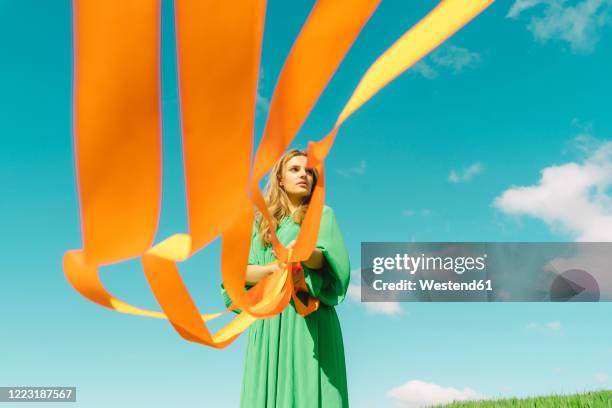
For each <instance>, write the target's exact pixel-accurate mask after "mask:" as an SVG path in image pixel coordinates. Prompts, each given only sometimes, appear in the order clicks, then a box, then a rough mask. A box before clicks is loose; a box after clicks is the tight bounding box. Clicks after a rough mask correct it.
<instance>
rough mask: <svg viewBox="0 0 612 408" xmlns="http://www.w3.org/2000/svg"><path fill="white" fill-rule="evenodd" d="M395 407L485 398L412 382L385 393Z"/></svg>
mask: <svg viewBox="0 0 612 408" xmlns="http://www.w3.org/2000/svg"><path fill="white" fill-rule="evenodd" d="M387 397H388V398H390V399H391V400H392V401H393V402H394V403H395V405H396V406H398V407H401V408H421V407H426V406H429V405H433V404H446V403H451V402H453V401H469V400H479V399H485V398H486V397H485V396H484V395H483V394H481V393H479V392H477V391H475V390H473V389H471V388H464V389H462V390H459V389H456V388H452V387H442V386H440V385H437V384H434V383H428V382H425V381H420V380H412V381H408V382H407V383H405V384H403V385H401V386H399V387H396V388H393V389H391V390H390V391H388V392H387Z"/></svg>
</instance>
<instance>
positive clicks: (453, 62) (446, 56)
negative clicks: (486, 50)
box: [411, 44, 480, 79]
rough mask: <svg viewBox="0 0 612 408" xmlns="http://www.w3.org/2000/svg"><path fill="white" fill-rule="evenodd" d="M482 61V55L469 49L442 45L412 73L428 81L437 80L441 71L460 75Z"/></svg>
mask: <svg viewBox="0 0 612 408" xmlns="http://www.w3.org/2000/svg"><path fill="white" fill-rule="evenodd" d="M479 61H480V54H479V53H477V52H474V51H470V50H468V49H467V48H461V47H456V46H454V45H447V44H445V45H442V46H440V47H439V48H438V49H437V50H435V51H434V52H432V53H431V54H430V55H429V56H428V57H426V58H425V59H423V60H421V61H419V62H417V63H416V64H414V65H413V66H412V68H411V71H412V72H415V73H417V74H420V75H422V76H423V77H424V78H427V79H435V78H437V77H438V76H439V75H440V73H439V71H441V70H450V71H451V72H453V73H458V72H461V71H463V70H464V68H466V67H471V66H474V65H476V64H477V63H478V62H479Z"/></svg>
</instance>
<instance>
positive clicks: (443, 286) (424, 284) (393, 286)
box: [372, 279, 493, 291]
mask: <svg viewBox="0 0 612 408" xmlns="http://www.w3.org/2000/svg"><path fill="white" fill-rule="evenodd" d="M419 286H420V290H437V291H450V290H465V291H468V290H470V291H474V290H477V291H481V290H493V286H492V285H491V279H487V280H484V279H480V280H476V279H474V280H472V281H470V282H453V281H450V280H449V281H448V282H436V281H434V280H433V279H419ZM372 287H373V288H374V290H378V291H381V290H418V288H417V283H416V282H414V281H409V280H406V279H402V280H401V281H399V282H383V281H382V280H380V279H378V280H375V281H374V282H373V283H372Z"/></svg>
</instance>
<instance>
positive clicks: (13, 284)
mask: <svg viewBox="0 0 612 408" xmlns="http://www.w3.org/2000/svg"><path fill="white" fill-rule="evenodd" d="M408 3H411V4H408ZM412 3H414V4H412ZM312 4H313V2H312V1H306V0H304V1H299V2H283V1H278V0H271V1H270V2H269V5H268V7H269V8H268V16H267V20H266V32H265V39H264V48H263V55H262V67H263V73H262V75H261V84H260V90H259V94H260V95H259V97H258V100H259V109H258V115H257V126H256V132H255V133H256V139H258V138H259V136H260V134H261V131H262V128H263V125H264V123H265V115H266V112H267V103H268V101H269V99H270V97H271V94H272V91H273V89H274V83H275V78H276V77H277V75H278V73H279V72H280V69H281V67H282V63H283V60H284V58H285V56H286V54H287V52H288V51H289V48H290V47H291V44H292V41H293V38H294V37H295V35H296V34H297V33H298V31H299V29H300V27H301V24H302V22H303V21H304V18H305V17H306V15H307V13H308V11H309V9H310V7H311V5H312ZM434 4H435V2H433V1H424V2H405V1H400V0H389V1H387V0H385V1H384V2H383V4H382V5H381V7H380V8H379V10H378V11H377V12H376V14H375V15H374V16H373V17H372V19H371V20H370V22H369V23H368V24H367V26H366V27H365V28H364V30H363V32H362V34H361V36H360V38H359V39H358V40H357V42H356V43H355V45H354V47H353V49H352V50H351V52H350V53H349V54H348V56H347V58H346V60H345V61H344V62H343V64H342V65H341V66H340V68H339V70H338V72H337V73H336V76H335V77H334V79H333V80H332V81H331V82H330V84H329V86H328V88H327V90H326V91H325V93H324V94H323V96H322V97H321V99H320V101H319V103H318V104H317V106H316V107H315V109H314V110H313V112H312V115H311V116H310V118H309V119H308V121H307V122H306V124H305V125H304V127H303V129H302V130H301V131H300V133H299V135H298V136H297V138H296V141H295V144H294V145H295V146H298V147H305V146H306V143H307V141H308V140H316V139H320V138H321V137H323V136H324V135H325V134H326V133H327V132H328V131H329V130H330V129H331V127H332V125H333V123H334V121H335V119H336V117H337V115H338V114H339V112H340V111H341V109H342V107H343V105H344V103H346V101H347V100H348V98H349V96H350V94H351V92H352V90H353V89H354V87H355V86H356V84H357V82H358V80H359V79H360V77H361V76H362V75H363V73H364V72H365V70H366V69H367V68H368V66H369V65H370V64H371V63H372V62H373V61H374V60H375V58H376V57H377V56H378V55H379V54H380V53H381V52H383V51H384V50H385V49H386V48H387V47H388V46H390V45H391V44H392V43H393V41H395V39H397V38H398V37H399V36H400V35H401V34H402V33H403V32H404V31H405V30H406V29H407V28H409V27H410V26H411V25H413V24H414V23H416V22H417V21H418V19H420V18H421V17H422V16H424V15H425V13H426V12H427V11H428V10H429V9H431V8H432V7H433V5H434ZM611 12H612V3H611V2H610V1H603V0H601V1H600V0H582V1H578V2H569V1H566V2H563V1H561V0H547V1H538V0H533V1H527V0H518V1H516V2H512V1H507V2H504V1H499V2H497V3H496V4H494V5H493V6H492V7H491V8H490V9H488V10H486V11H485V12H484V13H483V14H482V15H481V16H479V17H478V18H477V19H476V20H475V21H474V22H472V23H471V24H470V25H469V26H467V27H466V28H464V29H463V30H462V31H460V32H459V33H458V34H457V35H455V36H454V37H452V38H451V39H450V40H449V41H448V42H447V43H446V44H444V45H442V46H441V47H440V48H439V49H438V50H436V51H435V52H434V53H433V54H432V55H430V56H429V57H427V58H426V59H424V60H423V61H422V62H420V63H419V64H418V65H417V66H415V67H414V68H413V69H411V70H410V71H409V72H407V73H405V74H404V75H402V76H401V77H400V78H398V79H397V80H396V81H394V82H393V83H391V84H390V85H389V86H388V87H386V88H385V89H383V90H382V91H381V92H380V93H379V94H378V95H377V96H376V97H375V98H374V99H373V100H371V101H370V102H368V103H367V104H366V105H365V106H364V107H363V108H362V109H361V110H359V111H358V112H357V113H356V114H355V115H354V116H353V117H352V118H351V119H350V120H349V121H348V122H347V123H346V124H345V125H344V126H343V128H342V129H341V131H340V134H339V136H338V139H337V141H336V143H335V145H334V147H333V150H332V152H331V153H330V155H329V156H328V159H327V161H326V170H327V204H328V205H330V206H331V207H333V208H334V210H335V212H336V216H337V219H338V222H339V223H340V226H341V228H342V231H343V234H344V237H345V240H346V242H347V245H348V247H349V252H350V257H351V264H352V266H353V269H354V270H355V271H357V269H358V267H359V264H360V254H359V249H360V242H361V241H412V240H414V241H573V240H587V241H588V240H600V241H610V240H612V236H611V235H612V221H611V220H612V189H611V186H612V180H611V178H612V176H611V175H612V154H611V153H610V152H611V150H612V147H611V146H612V145H611V143H612V117H611V116H610V114H609V113H610V102H609V95H610V94H612V79H610V75H609V72H608V71H609V66H610V65H611V64H612V36H610V34H611V33H612V27H610V23H611V22H612V19H611V17H610V16H611ZM71 35H72V34H71V6H70V2H69V1H59V0H56V1H41V0H39V1H33V0H21V1H15V0H12V1H11V0H0V39H1V40H0V41H1V44H2V47H1V48H0V50H1V51H0V52H1V57H0V62H1V63H0V89H1V92H2V98H0V119H1V120H0V136H1V137H2V149H0V182H1V186H2V190H3V192H2V195H1V198H0V209H1V211H0V214H1V215H0V221H1V225H2V229H3V230H4V231H5V235H4V236H3V238H2V241H1V244H2V248H3V256H2V258H1V261H0V262H1V264H0V265H1V266H2V268H1V270H2V278H3V279H2V285H1V286H0V288H1V292H0V293H1V296H0V299H1V300H0V307H1V308H2V310H3V311H4V313H3V315H2V324H3V329H2V335H1V336H0V348H1V350H3V351H2V354H0V357H1V361H2V363H1V365H2V370H0V385H2V386H9V385H14V386H17V385H37V386H38V385H41V386H42V385H72V386H76V387H77V388H78V394H77V395H78V399H79V401H80V402H79V404H80V405H81V406H86V407H106V406H109V404H112V403H115V404H119V405H121V406H123V405H125V406H127V405H129V406H134V407H140V406H142V407H144V406H147V407H157V406H159V407H165V406H168V405H169V404H170V403H174V404H177V405H179V406H200V405H201V406H237V405H238V401H239V393H240V385H241V380H242V367H243V355H244V349H245V343H244V336H242V337H241V338H239V339H238V340H237V341H236V342H235V343H234V344H232V345H231V346H229V347H228V348H226V349H225V350H213V349H209V348H206V347H203V346H200V345H197V344H194V343H189V342H186V341H184V340H183V339H182V338H180V336H178V334H176V333H175V332H174V331H173V329H172V328H171V326H170V325H169V324H168V323H167V322H166V321H160V320H157V319H147V318H142V317H136V316H129V315H123V314H119V313H115V312H112V311H110V310H107V309H104V308H101V307H98V306H97V305H94V304H92V303H90V302H88V301H86V300H85V299H83V298H82V297H80V296H79V295H77V294H76V292H74V290H73V289H72V288H71V287H70V285H69V284H68V283H67V281H66V280H65V279H64V276H63V272H62V269H61V259H62V255H63V253H64V252H65V251H66V250H68V249H72V248H78V247H79V246H80V231H79V225H78V207H77V196H76V189H75V178H74V167H73V161H72V160H73V157H72V136H71V120H72V116H71V115H72V113H71V92H72V91H71V86H72V76H71V75H72V60H71V58H72V57H71V52H72V49H71V46H72V43H71ZM173 35H174V27H173V19H172V3H171V2H169V1H165V2H164V3H163V33H162V39H163V45H162V54H163V67H162V69H163V100H164V109H163V113H164V117H163V119H164V135H163V138H164V166H165V171H166V173H165V175H164V202H163V211H162V219H161V224H160V229H159V235H158V237H159V239H162V238H165V237H166V236H168V235H169V234H171V233H174V232H182V231H185V228H186V217H185V213H184V205H185V204H184V199H183V196H182V194H183V184H182V169H181V153H180V139H179V121H178V117H179V116H178V105H177V91H176V76H175V75H176V63H175V60H174V44H173V42H172V41H173ZM551 203H554V204H553V205H551ZM218 262H219V243H218V242H214V243H213V244H212V245H210V246H209V247H207V248H205V249H204V250H202V251H201V252H200V253H198V254H197V255H196V256H194V257H193V258H192V259H190V260H189V261H188V262H186V263H185V264H184V265H183V267H182V274H183V277H184V279H185V282H186V284H187V285H188V287H189V289H190V291H191V293H192V296H193V298H194V300H195V301H196V303H197V304H198V306H199V307H200V308H201V310H202V311H203V312H209V311H217V310H220V309H221V308H222V306H223V302H222V299H221V297H220V294H219V291H218V287H219V284H220V273H219V269H218ZM102 280H103V282H104V284H105V285H106V286H107V288H108V289H109V290H111V292H113V293H114V294H115V295H116V296H118V297H120V298H125V299H126V300H129V301H130V302H131V303H134V304H137V305H141V306H143V307H148V308H157V307H158V306H157V305H156V303H155V300H154V298H153V296H152V295H151V294H150V292H149V290H148V287H147V284H146V281H145V279H144V276H143V274H142V272H141V270H140V268H139V265H138V262H136V261H130V262H126V263H124V264H121V265H116V266H112V267H107V268H104V269H103V273H102ZM353 281H354V284H357V283H358V282H357V279H354V280H353ZM357 290H358V287H356V286H352V287H351V293H356V291H357ZM337 311H338V314H339V316H340V319H341V324H342V329H343V334H344V342H345V353H346V357H347V369H348V379H349V392H350V398H351V406H354V407H394V406H405V407H416V406H419V404H422V403H424V402H423V401H417V400H414V399H411V398H412V397H411V395H413V394H414V391H415V390H425V391H426V393H428V394H427V395H429V396H430V397H429V398H430V401H432V402H435V401H442V400H443V399H444V398H445V397H447V396H448V395H456V396H470V395H485V396H489V397H495V396H505V395H513V396H524V395H532V394H548V393H552V392H566V393H567V392H577V391H582V390H591V389H601V388H608V389H609V388H612V385H611V384H612V379H611V378H610V376H612V371H611V370H610V367H612V325H611V324H610V316H611V315H612V304H610V303H593V304H544V303H521V304H513V303H507V304H485V303H474V304H452V303H448V304H445V303H440V304H425V303H404V304H387V305H383V306H381V305H374V304H361V303H359V301H358V300H355V299H354V297H352V296H349V297H348V298H347V300H346V301H345V302H344V303H343V304H341V305H340V306H339V307H338V308H337ZM224 322H225V321H219V322H215V323H214V324H213V328H218V327H220V326H221V325H222V324H223V323H224ZM23 406H27V404H25V405H23Z"/></svg>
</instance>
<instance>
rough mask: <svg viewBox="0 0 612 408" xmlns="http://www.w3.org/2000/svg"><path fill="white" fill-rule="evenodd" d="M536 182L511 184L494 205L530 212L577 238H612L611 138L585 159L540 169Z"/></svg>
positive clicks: (585, 239) (501, 208) (604, 240)
mask: <svg viewBox="0 0 612 408" xmlns="http://www.w3.org/2000/svg"><path fill="white" fill-rule="evenodd" d="M540 174H541V178H540V180H539V181H538V183H537V184H536V185H533V186H522V187H521V186H519V187H511V188H509V189H508V190H506V191H504V192H503V193H502V194H501V195H500V196H499V197H496V198H495V200H494V202H493V206H494V207H496V208H498V209H499V210H501V211H503V212H505V213H507V214H515V215H529V216H532V217H535V218H539V219H541V220H543V221H544V222H545V223H547V224H548V225H549V226H550V227H551V228H552V229H553V230H560V231H561V232H563V233H569V234H571V235H572V236H574V237H575V238H576V241H578V242H582V241H603V242H608V241H612V197H611V196H610V193H609V192H608V190H609V189H610V187H611V186H612V142H607V143H604V144H601V146H600V147H599V148H598V149H597V150H596V151H595V152H592V154H591V155H590V156H588V157H587V158H586V159H585V160H584V162H583V163H576V162H570V163H566V164H562V165H553V166H550V167H546V168H544V169H543V170H540Z"/></svg>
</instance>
